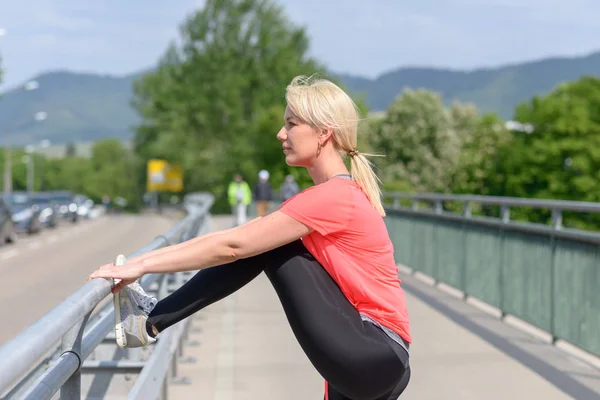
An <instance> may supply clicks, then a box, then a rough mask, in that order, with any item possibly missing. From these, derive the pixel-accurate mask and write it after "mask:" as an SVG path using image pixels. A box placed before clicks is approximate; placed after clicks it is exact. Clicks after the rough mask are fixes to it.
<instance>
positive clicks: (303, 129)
mask: <svg viewBox="0 0 600 400" xmlns="http://www.w3.org/2000/svg"><path fill="white" fill-rule="evenodd" d="M284 120H285V124H284V126H283V127H282V128H281V129H280V130H279V133H277V139H279V140H280V141H281V145H282V147H283V154H285V162H286V163H287V164H288V165H290V166H297V167H308V166H310V165H311V164H312V160H313V159H314V158H315V157H316V155H317V149H318V147H319V135H318V133H317V131H316V130H315V129H314V128H312V127H311V126H310V125H308V124H307V123H305V122H303V121H301V120H300V119H299V118H298V117H296V116H295V115H294V113H293V112H292V111H291V110H290V108H289V107H286V109H285V114H284Z"/></svg>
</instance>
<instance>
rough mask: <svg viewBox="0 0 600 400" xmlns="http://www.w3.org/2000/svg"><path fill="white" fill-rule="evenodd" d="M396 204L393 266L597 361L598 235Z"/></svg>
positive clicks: (391, 224)
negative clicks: (576, 348)
mask: <svg viewBox="0 0 600 400" xmlns="http://www.w3.org/2000/svg"><path fill="white" fill-rule="evenodd" d="M395 204H396V207H394V209H388V216H387V217H386V223H387V226H388V230H389V233H390V236H391V238H392V241H393V243H394V249H395V255H396V260H397V262H398V263H400V264H403V265H406V266H408V267H410V268H411V269H413V270H416V271H419V272H422V273H424V274H427V275H429V276H431V277H432V278H434V279H435V280H436V281H438V282H444V283H446V284H449V285H451V286H453V287H455V288H457V289H460V290H461V291H463V292H464V293H465V294H466V295H468V296H472V297H475V298H478V299H480V300H483V301H484V302H486V303H488V304H491V305H493V306H496V307H498V308H499V309H500V310H502V311H503V313H505V314H511V315H514V316H516V317H518V318H521V319H523V320H525V321H527V322H529V323H531V324H533V325H535V326H537V327H539V328H541V329H543V330H545V331H547V332H550V333H551V334H552V335H553V336H554V337H555V339H563V340H566V341H568V342H571V343H573V344H575V345H577V346H579V347H581V348H583V349H585V350H587V351H589V352H591V353H594V354H596V355H600V252H599V244H600V235H598V234H595V233H590V232H582V231H575V230H565V229H560V228H561V227H560V224H557V225H556V226H555V227H554V228H552V227H548V226H543V225H534V224H525V223H516V222H511V221H508V220H507V219H506V218H505V220H504V221H503V220H502V219H500V218H482V217H470V216H469V215H468V213H467V216H465V215H460V214H456V213H450V212H444V211H442V210H443V208H442V207H439V203H438V207H436V208H435V209H432V210H419V209H416V207H414V206H413V209H411V208H400V207H399V206H398V205H399V202H395ZM413 204H415V203H413ZM578 204H581V203H578ZM561 209H562V210H567V209H568V207H567V206H564V207H561ZM553 210H554V213H555V214H556V215H557V218H559V217H560V213H559V212H557V211H556V210H558V211H560V210H559V209H554V208H553Z"/></svg>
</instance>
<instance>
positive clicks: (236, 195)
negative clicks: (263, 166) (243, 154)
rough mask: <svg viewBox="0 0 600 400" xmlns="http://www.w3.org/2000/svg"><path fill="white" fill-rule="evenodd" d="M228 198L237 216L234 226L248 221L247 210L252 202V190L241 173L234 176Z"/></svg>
mask: <svg viewBox="0 0 600 400" xmlns="http://www.w3.org/2000/svg"><path fill="white" fill-rule="evenodd" d="M227 198H228V199H229V205H230V206H231V211H232V213H233V215H234V218H235V220H234V226H239V225H242V224H244V223H246V215H247V212H246V211H247V209H248V205H249V204H250V203H251V202H252V191H251V190H250V186H249V185H248V183H247V182H246V181H244V179H243V178H242V176H241V175H240V174H236V175H235V176H234V177H233V182H231V183H230V184H229V188H228V189H227Z"/></svg>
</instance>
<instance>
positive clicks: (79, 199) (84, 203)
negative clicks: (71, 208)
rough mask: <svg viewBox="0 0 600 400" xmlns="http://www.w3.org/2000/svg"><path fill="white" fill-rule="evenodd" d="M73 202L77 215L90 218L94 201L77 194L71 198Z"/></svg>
mask: <svg viewBox="0 0 600 400" xmlns="http://www.w3.org/2000/svg"><path fill="white" fill-rule="evenodd" d="M73 200H74V201H75V204H77V215H79V216H80V217H81V218H90V215H91V212H92V209H93V208H94V202H93V201H92V200H91V199H90V198H89V197H87V196H84V195H82V194H77V195H75V197H74V198H73Z"/></svg>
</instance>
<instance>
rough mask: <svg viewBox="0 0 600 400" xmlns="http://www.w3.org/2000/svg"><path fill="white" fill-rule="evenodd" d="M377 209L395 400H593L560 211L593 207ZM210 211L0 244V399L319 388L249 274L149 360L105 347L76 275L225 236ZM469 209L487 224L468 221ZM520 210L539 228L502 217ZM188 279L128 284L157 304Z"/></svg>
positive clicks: (458, 204)
mask: <svg viewBox="0 0 600 400" xmlns="http://www.w3.org/2000/svg"><path fill="white" fill-rule="evenodd" d="M386 199H387V202H388V206H387V210H388V216H387V217H386V223H387V226H388V230H389V232H390V236H391V237H392V240H393V243H394V247H395V254H396V258H397V261H398V264H399V274H400V278H401V280H402V281H403V287H404V289H405V290H406V292H407V300H408V306H409V312H410V315H411V324H412V333H413V337H414V344H413V346H412V347H411V365H412V370H413V375H412V379H411V383H410V385H409V388H408V390H407V391H406V393H405V394H404V395H403V396H402V398H407V399H440V398H450V399H507V398H510V399H520V398H531V399H545V400H546V399H597V398H600V358H598V356H599V355H600V291H599V289H598V288H600V269H599V268H600V265H599V261H600V254H599V250H598V244H599V243H600V235H598V234H597V233H593V232H587V231H580V230H574V229H568V228H565V227H564V226H563V224H562V215H563V213H564V212H573V211H576V212H580V213H594V212H598V211H600V204H592V203H580V202H560V201H533V200H526V199H506V198H492V197H483V196H450V195H435V194H419V195H415V194H405V193H390V194H387V195H386ZM211 204H212V200H211V199H210V197H207V196H206V195H200V196H195V197H194V196H191V197H188V199H187V205H186V209H185V210H177V209H172V210H165V212H164V213H161V214H158V213H154V212H150V211H149V212H145V213H142V214H140V215H102V216H100V217H98V218H96V219H93V220H85V221H81V223H79V224H76V225H64V226H59V227H58V228H56V229H55V230H52V231H44V232H42V233H41V234H39V235H35V236H32V237H28V238H25V239H22V240H19V241H18V242H17V243H16V244H15V245H12V246H7V247H4V248H0V273H1V276H2V282H3V283H4V285H3V286H4V287H3V290H2V291H0V304H2V305H3V307H2V308H1V309H0V318H1V319H2V321H3V322H4V323H3V325H2V326H3V329H2V330H0V399H13V398H14V399H20V398H31V399H42V398H61V399H75V398H82V399H136V398H139V399H149V398H157V399H158V398H160V399H166V398H169V399H187V398H197V399H218V400H225V399H236V400H237V399H263V400H269V399H292V400H294V399H298V400H300V399H302V400H304V399H321V398H322V397H323V394H322V390H323V381H322V378H321V377H320V376H319V375H318V374H317V373H316V372H315V371H314V369H313V368H312V367H311V365H310V363H309V362H308V359H307V358H306V356H305V355H304V354H303V353H302V351H301V349H300V348H299V346H298V344H297V343H296V342H295V339H294V337H293V335H292V333H291V330H290V328H289V327H288V325H287V321H286V319H285V316H284V314H283V312H282V309H281V306H280V304H279V302H278V299H277V297H276V295H275V293H274V291H273V290H272V289H271V288H270V284H269V282H268V280H267V279H266V278H264V277H263V276H260V277H259V278H257V279H256V280H255V281H253V282H252V283H251V284H249V285H248V286H246V287H244V288H243V289H242V290H240V291H239V292H237V293H236V294H234V295H232V296H230V297H229V298H227V299H225V300H223V301H221V302H219V303H217V304H214V305H212V306H210V307H208V308H207V309H205V310H203V311H201V312H199V313H198V314H196V315H194V316H193V317H192V318H190V319H189V320H187V321H186V322H185V323H182V324H180V326H175V327H172V328H169V329H168V330H167V331H165V332H164V333H163V334H162V336H161V339H160V340H159V341H158V342H157V343H156V344H155V345H153V346H150V347H149V348H147V349H143V350H140V351H131V350H128V351H121V350H119V349H118V348H116V346H115V345H114V337H112V336H111V322H112V314H111V296H110V295H109V291H110V288H109V287H108V284H106V285H104V284H103V283H102V282H86V278H87V276H88V275H89V273H91V272H92V271H93V270H94V269H95V268H96V267H97V266H99V265H101V264H103V263H105V262H107V260H111V259H114V257H115V256H116V255H117V254H119V253H123V254H126V255H133V254H140V253H143V252H145V251H149V250H151V249H152V248H158V247H162V246H164V245H167V244H169V243H175V242H178V241H181V240H186V239H188V238H191V237H192V236H195V235H198V234H202V233H204V232H208V231H214V230H222V229H226V228H228V227H229V226H231V222H232V218H231V217H230V216H219V215H210V205H211ZM479 205H487V206H490V207H497V208H498V210H499V213H498V215H497V216H489V215H488V216H483V215H478V212H477V210H478V209H480V208H478V206H479ZM519 207H530V208H540V209H543V210H547V212H548V213H549V214H551V215H552V223H551V224H548V225H541V224H532V223H527V222H517V221H513V220H511V210H513V209H515V208H519ZM189 275H190V274H179V275H177V276H168V277H157V276H147V277H145V278H144V280H143V282H142V284H143V285H144V286H145V287H147V288H148V290H150V291H151V292H153V293H155V294H156V295H158V296H165V295H167V294H168V293H169V292H170V291H172V290H175V289H176V287H178V286H179V285H181V284H182V283H183V282H184V281H185V280H186V279H187V278H189ZM73 299H85V301H84V300H81V301H73ZM83 303H85V304H83ZM83 322H85V323H83ZM59 396H60V397H59Z"/></svg>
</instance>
